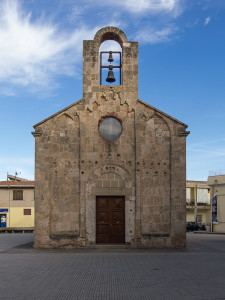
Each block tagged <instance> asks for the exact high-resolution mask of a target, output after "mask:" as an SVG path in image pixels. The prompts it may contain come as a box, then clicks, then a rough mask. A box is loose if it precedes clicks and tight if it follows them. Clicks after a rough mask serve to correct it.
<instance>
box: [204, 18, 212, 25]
mask: <svg viewBox="0 0 225 300" xmlns="http://www.w3.org/2000/svg"><path fill="white" fill-rule="evenodd" d="M210 20H211V18H210V17H207V18H206V19H205V22H204V25H208V24H209V22H210Z"/></svg>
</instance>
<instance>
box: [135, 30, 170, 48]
mask: <svg viewBox="0 0 225 300" xmlns="http://www.w3.org/2000/svg"><path fill="white" fill-rule="evenodd" d="M175 32H176V27H174V26H173V25H169V26H167V27H165V28H163V29H159V30H156V29H155V30H154V29H153V28H150V29H148V28H145V29H143V30H140V31H139V32H138V33H137V35H136V37H135V38H136V40H138V41H140V42H143V43H150V44H157V43H164V42H168V41H169V40H170V36H171V35H172V34H174V33H175Z"/></svg>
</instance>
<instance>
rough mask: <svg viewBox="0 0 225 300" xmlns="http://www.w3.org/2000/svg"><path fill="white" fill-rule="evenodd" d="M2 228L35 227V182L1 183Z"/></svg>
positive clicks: (0, 212) (13, 181) (11, 181)
mask: <svg viewBox="0 0 225 300" xmlns="http://www.w3.org/2000/svg"><path fill="white" fill-rule="evenodd" d="M0 221H1V223H0V227H1V228H33V227H34V181H18V180H9V181H0Z"/></svg>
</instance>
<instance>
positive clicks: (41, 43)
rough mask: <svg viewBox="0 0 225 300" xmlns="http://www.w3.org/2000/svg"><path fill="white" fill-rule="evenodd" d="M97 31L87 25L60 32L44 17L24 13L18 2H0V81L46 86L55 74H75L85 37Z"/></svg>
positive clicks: (14, 0)
mask: <svg viewBox="0 0 225 300" xmlns="http://www.w3.org/2000/svg"><path fill="white" fill-rule="evenodd" d="M95 32H96V28H92V29H91V30H89V29H87V28H85V27H82V28H79V29H77V30H75V31H73V32H72V33H65V32H60V30H59V28H58V27H57V25H54V24H51V23H47V22H44V21H43V19H40V20H37V21H35V22H34V21H32V15H31V13H27V12H24V11H23V9H22V7H21V6H20V5H19V2H18V1H16V0H12V1H10V0H8V1H4V2H1V4H0V83H1V84H2V83H7V84H8V83H11V84H13V85H18V86H28V85H34V86H45V87H47V86H49V85H50V83H52V81H54V77H55V75H68V76H72V75H74V74H75V72H76V69H75V66H74V64H75V63H77V62H79V61H81V53H82V40H83V38H84V37H85V38H87V39H88V38H93V36H94V33H95ZM2 90H3V91H4V87H3V88H2ZM7 94H10V91H9V90H8V89H7Z"/></svg>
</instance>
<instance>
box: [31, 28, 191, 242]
mask: <svg viewBox="0 0 225 300" xmlns="http://www.w3.org/2000/svg"><path fill="white" fill-rule="evenodd" d="M108 39H110V40H115V41H117V42H118V43H119V44H120V45H121V48H122V76H123V77H122V78H123V82H122V85H116V86H106V85H99V47H100V45H101V43H102V42H104V41H105V40H108ZM109 50H110V49H109ZM107 116H112V117H114V118H117V119H118V120H120V122H121V124H122V128H123V131H122V134H121V135H120V137H119V138H118V139H117V140H115V141H109V140H105V139H103V138H102V137H101V136H100V134H99V129H98V126H99V123H100V122H101V120H102V119H104V118H105V117H107ZM34 128H35V132H33V135H34V136H35V212H36V221H35V247H47V248H57V247H94V246H95V240H96V216H95V214H96V210H95V209H96V208H95V205H96V196H101V195H104V196H106V195H114V196H115V195H118V196H125V239H126V244H127V245H128V246H130V247H143V248H146V247H147V248H148V247H184V246H185V242H186V237H185V233H186V231H185V213H186V207H185V203H186V201H185V195H186V194H185V187H186V186H185V184H186V136H187V135H188V133H189V132H187V131H186V128H187V125H186V124H184V123H182V122H180V121H178V120H176V119H174V118H172V117H171V116H169V115H167V114H165V113H163V112H161V111H159V110H158V109H156V108H154V107H152V106H151V105H149V104H147V103H145V102H143V101H141V100H139V99H138V43H137V42H128V40H127V38H126V36H125V34H124V33H123V32H122V31H121V30H119V29H118V28H115V27H105V28H102V29H100V30H99V31H98V32H97V33H96V35H95V37H94V40H90V41H84V44H83V99H81V100H79V101H77V102H75V103H74V104H72V105H70V106H69V107H67V108H65V109H63V110H61V111H60V112H58V113H56V114H55V115H53V116H50V117H49V118H47V119H45V120H43V121H41V122H40V123H38V124H36V125H34Z"/></svg>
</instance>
